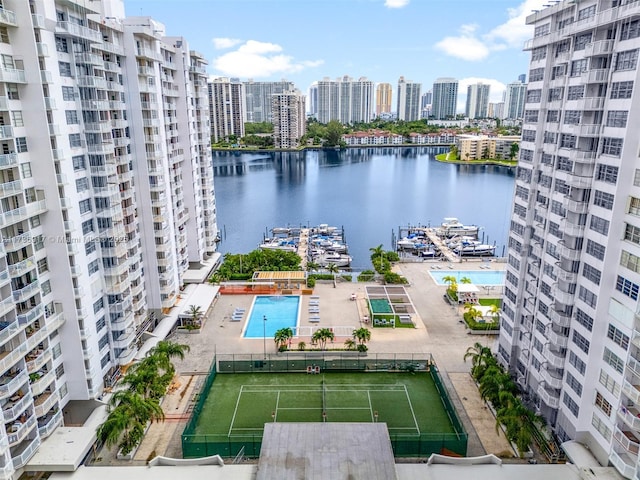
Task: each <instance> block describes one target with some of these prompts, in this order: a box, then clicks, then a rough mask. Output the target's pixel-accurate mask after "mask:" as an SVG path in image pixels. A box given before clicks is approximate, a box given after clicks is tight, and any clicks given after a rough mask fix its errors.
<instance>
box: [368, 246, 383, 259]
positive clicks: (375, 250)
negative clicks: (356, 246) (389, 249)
mask: <svg viewBox="0 0 640 480" xmlns="http://www.w3.org/2000/svg"><path fill="white" fill-rule="evenodd" d="M369 251H370V252H371V260H373V259H374V258H381V257H383V256H384V247H383V246H382V244H380V245H378V246H377V247H371V248H370V249H369Z"/></svg>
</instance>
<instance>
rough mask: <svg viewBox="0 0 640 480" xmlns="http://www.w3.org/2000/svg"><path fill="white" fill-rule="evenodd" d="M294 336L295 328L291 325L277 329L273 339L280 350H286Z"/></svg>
mask: <svg viewBox="0 0 640 480" xmlns="http://www.w3.org/2000/svg"><path fill="white" fill-rule="evenodd" d="M292 338H293V330H292V329H291V328H289V327H286V328H280V329H278V330H276V333H275V334H274V335H273V341H274V342H275V343H276V345H277V347H278V350H285V349H286V348H287V343H288V342H289V340H291V339H292Z"/></svg>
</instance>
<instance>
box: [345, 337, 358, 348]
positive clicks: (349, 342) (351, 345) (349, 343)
mask: <svg viewBox="0 0 640 480" xmlns="http://www.w3.org/2000/svg"><path fill="white" fill-rule="evenodd" d="M344 347H345V348H346V349H347V350H355V348H356V342H355V341H354V340H353V338H347V339H346V340H345V341H344Z"/></svg>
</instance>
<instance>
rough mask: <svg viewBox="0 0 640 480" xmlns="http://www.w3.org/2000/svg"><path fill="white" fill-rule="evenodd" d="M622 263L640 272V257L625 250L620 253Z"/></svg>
mask: <svg viewBox="0 0 640 480" xmlns="http://www.w3.org/2000/svg"><path fill="white" fill-rule="evenodd" d="M620 265H622V266H623V267H626V268H628V269H629V270H631V271H632V272H636V273H640V257H637V256H635V255H634V254H632V253H629V252H627V251H625V250H623V251H622V253H621V254H620Z"/></svg>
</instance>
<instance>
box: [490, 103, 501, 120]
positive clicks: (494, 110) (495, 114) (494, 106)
mask: <svg viewBox="0 0 640 480" xmlns="http://www.w3.org/2000/svg"><path fill="white" fill-rule="evenodd" d="M503 111H504V102H497V103H490V104H489V108H488V109H487V117H489V118H502V117H503V114H502V112H503Z"/></svg>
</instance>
